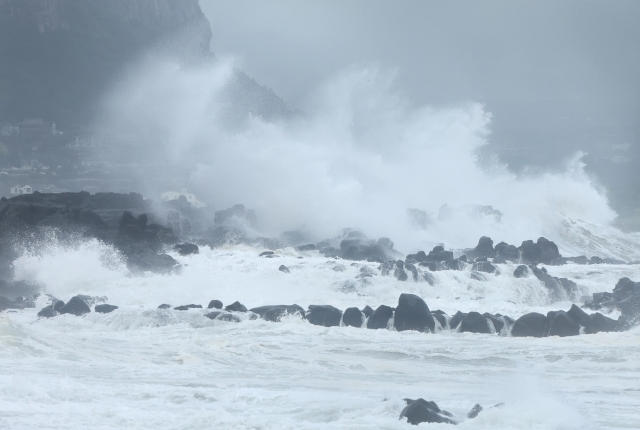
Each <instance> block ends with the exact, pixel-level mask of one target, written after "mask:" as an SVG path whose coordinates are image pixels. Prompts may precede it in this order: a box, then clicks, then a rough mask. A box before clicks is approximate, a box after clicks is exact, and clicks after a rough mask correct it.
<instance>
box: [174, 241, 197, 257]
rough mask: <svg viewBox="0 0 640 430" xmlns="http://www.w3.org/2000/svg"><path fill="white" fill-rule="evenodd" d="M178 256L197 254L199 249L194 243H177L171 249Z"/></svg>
mask: <svg viewBox="0 0 640 430" xmlns="http://www.w3.org/2000/svg"><path fill="white" fill-rule="evenodd" d="M173 249H175V250H176V251H178V254H180V255H192V254H199V253H200V248H198V245H196V244H194V243H179V244H177V245H176V246H174V247H173Z"/></svg>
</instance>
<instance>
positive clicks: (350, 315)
mask: <svg viewBox="0 0 640 430" xmlns="http://www.w3.org/2000/svg"><path fill="white" fill-rule="evenodd" d="M342 323H343V324H344V325H346V326H348V327H362V324H363V323H364V315H363V314H362V312H361V311H360V309H358V308H356V307H352V308H347V309H346V310H345V311H344V314H343V315H342Z"/></svg>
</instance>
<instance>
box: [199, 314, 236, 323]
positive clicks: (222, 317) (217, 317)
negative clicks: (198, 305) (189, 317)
mask: <svg viewBox="0 0 640 430" xmlns="http://www.w3.org/2000/svg"><path fill="white" fill-rule="evenodd" d="M205 317H207V318H209V319H210V320H217V321H226V322H236V323H237V322H240V318H238V317H237V316H236V315H233V314H231V313H229V312H224V311H213V312H209V313H208V314H206V315H205Z"/></svg>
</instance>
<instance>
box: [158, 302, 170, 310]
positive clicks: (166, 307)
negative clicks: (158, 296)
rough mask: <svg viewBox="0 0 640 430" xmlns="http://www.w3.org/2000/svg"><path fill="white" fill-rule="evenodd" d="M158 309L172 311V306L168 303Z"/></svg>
mask: <svg viewBox="0 0 640 430" xmlns="http://www.w3.org/2000/svg"><path fill="white" fill-rule="evenodd" d="M158 309H171V305H170V304H168V303H163V304H161V305H159V306H158Z"/></svg>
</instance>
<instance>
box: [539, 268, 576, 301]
mask: <svg viewBox="0 0 640 430" xmlns="http://www.w3.org/2000/svg"><path fill="white" fill-rule="evenodd" d="M530 268H531V271H532V272H533V274H534V275H535V276H536V278H538V279H539V280H540V281H542V283H543V284H544V286H545V287H547V289H548V290H549V291H550V292H551V295H552V297H553V298H554V299H556V300H562V299H567V298H572V297H575V296H576V294H577V293H578V286H577V285H576V283H575V282H573V281H571V280H570V279H567V278H556V277H555V276H551V275H549V273H547V269H545V268H544V267H543V268H541V269H540V268H538V267H536V266H530Z"/></svg>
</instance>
